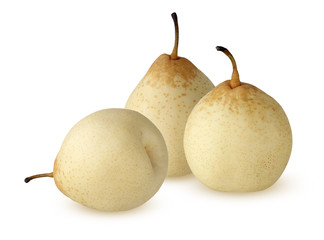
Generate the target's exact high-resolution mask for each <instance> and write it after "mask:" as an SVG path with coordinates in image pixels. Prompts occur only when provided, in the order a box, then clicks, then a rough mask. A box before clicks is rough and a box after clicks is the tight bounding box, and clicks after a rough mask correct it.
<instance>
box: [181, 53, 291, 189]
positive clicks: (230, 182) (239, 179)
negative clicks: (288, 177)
mask: <svg viewBox="0 0 324 240" xmlns="http://www.w3.org/2000/svg"><path fill="white" fill-rule="evenodd" d="M217 50H219V51H223V52H224V53H225V54H226V55H227V56H228V57H229V58H230V59H231V61H232V64H233V75H232V79H231V80H229V81H225V82H223V83H221V84H219V85H218V86H216V87H215V88H214V89H213V90H212V91H210V92H209V93H208V94H207V95H206V96H205V97H203V98H202V99H201V100H200V101H199V103H198V104H197V105H196V106H195V108H194V109H193V110H192V112H191V114H190V116H189V118H188V122H187V125H186V130H185V136H184V148H185V153H186V157H187V160H188V163H189V166H190V168H191V170H192V172H193V174H194V175H195V176H196V177H197V178H198V179H199V180H200V181H201V182H202V183H203V184H205V185H207V186H208V187H210V188H212V189H215V190H219V191H237V192H245V191H258V190H263V189H266V188H268V187H270V186H271V185H272V184H274V183H275V182H276V181H277V180H278V178H279V177H280V176H281V174H282V173H283V171H284V169H285V167H286V165H287V163H288V160H289V157H290V153H291V149H292V133H291V129H290V125H289V121H288V118H287V116H286V114H285V112H284V110H283V109H282V107H281V106H280V105H279V104H278V103H277V102H276V101H275V100H274V99H273V98H272V97H270V96H269V95H267V94H266V93H265V92H263V91H261V90H260V89H258V88H257V87H255V86H253V85H250V84H248V83H243V82H240V80H239V74H238V72H237V68H236V63H235V60H234V58H233V56H232V55H231V54H230V52H229V51H228V50H227V49H226V48H223V47H217Z"/></svg>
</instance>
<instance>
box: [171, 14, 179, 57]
mask: <svg viewBox="0 0 324 240" xmlns="http://www.w3.org/2000/svg"><path fill="white" fill-rule="evenodd" d="M171 16H172V19H173V22H174V28H175V39H174V47H173V51H172V53H171V59H172V60H176V59H178V58H179V57H178V46H179V25H178V17H177V14H176V13H175V12H174V13H172V14H171Z"/></svg>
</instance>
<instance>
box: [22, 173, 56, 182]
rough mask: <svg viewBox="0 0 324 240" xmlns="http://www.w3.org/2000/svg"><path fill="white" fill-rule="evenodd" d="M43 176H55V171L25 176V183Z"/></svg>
mask: <svg viewBox="0 0 324 240" xmlns="http://www.w3.org/2000/svg"><path fill="white" fill-rule="evenodd" d="M41 177H53V173H52V172H51V173H43V174H36V175H33V176H30V177H27V178H25V183H28V182H29V181H30V180H33V179H35V178H41Z"/></svg>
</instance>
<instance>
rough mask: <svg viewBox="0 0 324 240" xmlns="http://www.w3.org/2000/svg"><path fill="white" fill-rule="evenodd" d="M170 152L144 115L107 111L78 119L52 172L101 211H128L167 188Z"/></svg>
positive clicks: (75, 196) (66, 189) (63, 187)
mask: <svg viewBox="0 0 324 240" xmlns="http://www.w3.org/2000/svg"><path fill="white" fill-rule="evenodd" d="M167 167H168V152H167V148H166V145H165V142H164V140H163V137H162V135H161V133H160V131H159V130H158V129H157V128H156V126H154V124H153V123H152V122H151V121H150V120H149V119H147V118H146V117H144V116H143V115H142V114H140V113H138V112H135V111H132V110H127V109H105V110H101V111H98V112H95V113H93V114H90V115H88V116H87V117H85V118H83V119H82V120H81V121H79V122H78V123H77V124H76V125H74V127H73V128H72V129H71V130H70V132H69V133H68V135H67V136H66V137H65V139H64V141H63V144H62V146H61V149H60V151H59V153H58V154H57V156H56V159H55V162H54V170H53V172H52V173H45V174H37V175H34V176H31V177H28V178H26V179H25V182H26V183H27V182H29V181H30V180H32V179H35V178H40V177H54V180H55V184H56V186H57V188H58V189H59V190H60V191H61V192H62V193H63V194H65V195H66V196H67V197H69V198H71V199H72V200H74V201H76V202H79V203H81V204H83V205H85V206H87V207H90V208H94V209H97V210H101V211H123V210H128V209H132V208H135V207H138V206H140V205H141V204H143V203H145V202H146V201H148V200H149V199H150V198H151V197H152V196H153V195H154V194H155V193H156V192H157V191H158V189H159V188H160V186H161V185H162V183H163V181H164V179H165V177H166V174H167Z"/></svg>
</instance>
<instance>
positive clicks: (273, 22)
mask: <svg viewBox="0 0 324 240" xmlns="http://www.w3.org/2000/svg"><path fill="white" fill-rule="evenodd" d="M321 3H322V1H312V0H308V1H267V2H266V1H248V0H245V1H229V0H227V1H209V2H204V1H195V2H190V1H167V0H164V1H159V2H158V1H146V2H144V1H139V0H136V1H111V2H109V1H69V0H64V1H60V0H57V1H44V0H39V1H35V0H29V1H15V0H11V1H3V0H2V1H1V2H0V81H1V85H0V104H1V124H0V140H1V143H0V146H1V167H0V171H1V172H0V173H1V174H0V177H1V181H0V184H1V198H0V201H1V204H0V207H1V209H0V216H1V220H4V221H2V224H1V231H0V238H1V239H68V238H69V239H112V240H113V239H222V240H223V239H323V238H324V233H323V230H321V228H323V222H324V220H323V214H324V210H323V209H324V206H323V203H324V197H323V183H324V174H323V170H324V163H323V162H324V159H323V143H324V142H323V134H324V124H323V122H324V117H323V114H322V113H323V103H324V95H323V87H324V78H323V55H324V46H323V45H324V37H323V23H324V14H323V8H322V7H321V5H320V4H321ZM173 11H176V12H177V14H178V18H179V25H180V45H179V55H180V56H184V57H186V58H188V59H190V60H191V61H192V62H193V63H194V64H195V65H196V66H197V67H198V68H199V69H200V70H202V71H203V72H204V73H205V74H206V75H207V76H208V77H209V78H210V79H211V80H212V81H213V82H214V84H215V85H217V84H218V83H220V82H222V81H224V80H226V79H229V78H230V76H231V64H230V61H229V60H228V59H227V58H226V56H225V55H224V54H222V53H220V52H217V51H216V50H215V46H216V45H223V46H225V47H227V48H228V49H229V50H230V51H231V52H232V53H233V55H234V56H235V58H236V61H237V64H238V69H239V72H240V76H241V80H242V81H244V82H249V83H251V84H254V85H256V86H257V87H259V88H260V89H262V90H264V91H265V92H267V93H268V94H269V95H271V96H272V97H274V98H275V99H276V100H277V101H278V102H279V103H280V104H281V105H282V106H283V108H284V109H285V111H286V114H287V115H288V117H289V120H290V123H291V127H292V131H293V140H294V141H293V151H292V155H291V158H290V161H289V163H288V166H287V168H286V170H285V172H284V173H283V175H282V177H281V178H280V179H279V181H278V182H277V183H276V184H275V185H273V186H272V187H271V188H269V189H267V190H265V191H261V192H256V193H246V194H234V193H220V192H216V191H212V190H210V189H208V188H207V187H205V186H204V185H202V184H201V183H200V182H199V181H198V180H197V179H195V178H194V177H193V176H192V175H191V176H187V177H180V178H173V179H167V180H166V181H165V183H164V184H163V185H162V187H161V189H160V191H159V192H158V193H157V194H156V195H155V196H154V197H153V198H152V199H151V200H150V201H149V202H147V203H146V204H144V205H143V206H141V207H139V208H137V209H134V210H131V211H127V212H120V213H105V212H98V211H95V210H91V209H87V208H86V207H83V206H81V205H79V204H77V203H75V202H73V201H71V200H70V199H68V198H67V197H65V196H64V195H63V194H62V193H61V192H59V190H58V189H57V188H56V186H55V184H54V181H53V179H50V178H44V179H39V180H37V181H36V180H35V181H33V182H31V183H29V184H25V183H24V181H23V180H24V178H25V177H26V176H28V175H32V174H36V173H43V172H50V171H52V168H53V160H54V158H55V156H56V154H57V152H58V150H59V148H60V145H61V143H62V141H63V139H64V137H65V135H66V133H67V132H68V131H69V129H70V128H71V127H72V126H73V125H74V124H75V123H76V122H77V121H78V120H80V119H81V118H83V117H84V116H86V115H88V114H90V113H92V112H94V111H97V110H100V109H104V108H115V107H118V108H122V107H124V104H125V102H126V100H127V98H128V96H129V95H130V93H131V91H132V90H133V89H134V88H135V87H136V85H137V83H138V82H139V81H140V80H141V78H142V77H143V76H144V74H145V73H146V71H147V70H148V68H149V67H150V65H151V64H152V62H153V61H154V60H155V59H156V58H157V57H158V56H159V55H160V54H162V53H171V51H172V48H173V41H174V26H173V22H172V18H171V16H170V14H171V13H172V12H173Z"/></svg>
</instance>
